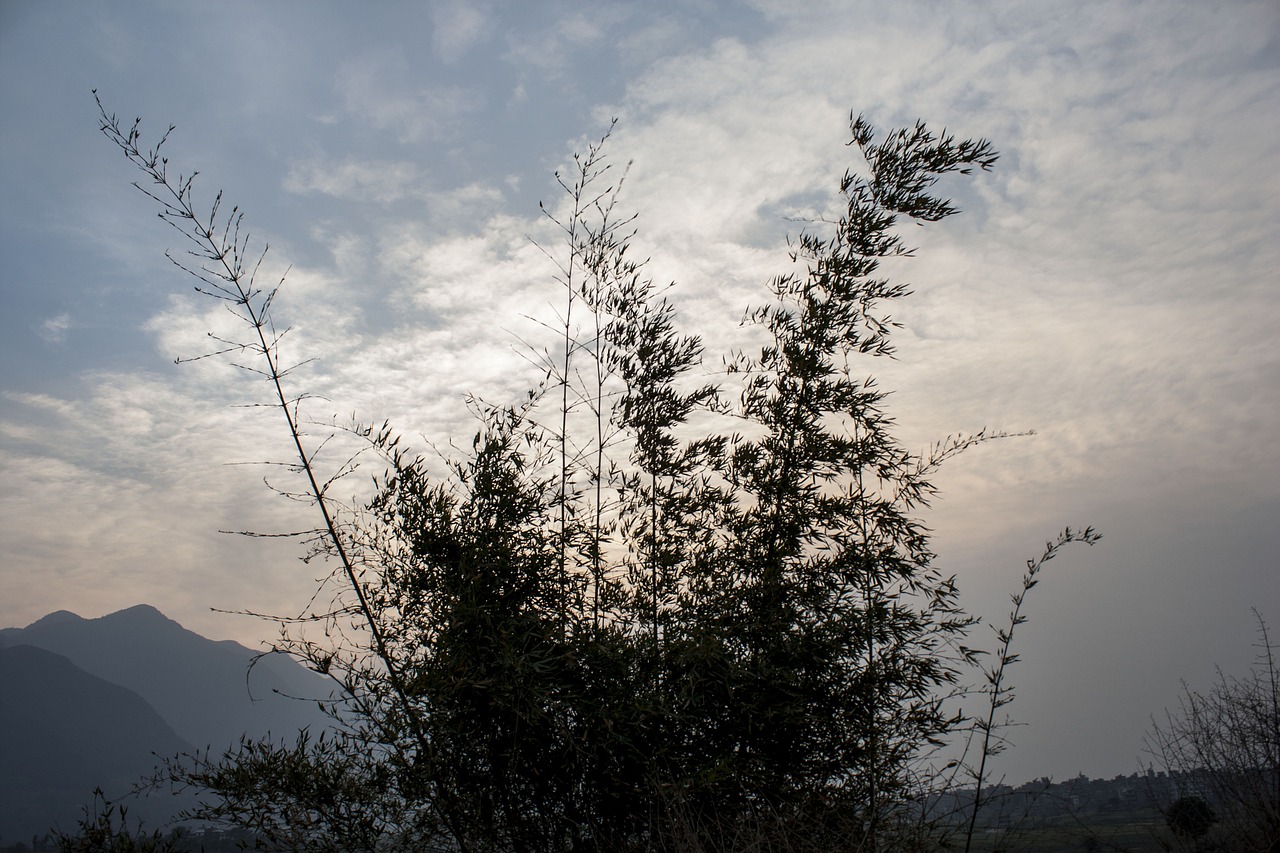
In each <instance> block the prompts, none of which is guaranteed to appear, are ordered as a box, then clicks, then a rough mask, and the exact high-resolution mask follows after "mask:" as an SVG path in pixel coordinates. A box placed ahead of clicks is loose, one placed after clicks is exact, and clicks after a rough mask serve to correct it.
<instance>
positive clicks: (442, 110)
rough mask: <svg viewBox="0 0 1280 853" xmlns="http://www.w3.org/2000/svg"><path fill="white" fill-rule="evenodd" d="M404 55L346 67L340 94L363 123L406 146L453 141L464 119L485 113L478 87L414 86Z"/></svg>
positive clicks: (341, 71)
mask: <svg viewBox="0 0 1280 853" xmlns="http://www.w3.org/2000/svg"><path fill="white" fill-rule="evenodd" d="M406 70H407V69H406V67H405V60H404V58H403V56H401V55H399V54H397V53H396V52H394V51H393V52H392V53H391V54H390V55H385V56H384V55H380V56H378V57H377V58H366V59H361V60H352V61H349V62H345V63H343V64H342V65H341V67H340V68H339V71H338V79H337V89H338V92H339V94H340V95H341V96H342V98H343V101H344V104H345V107H346V110H347V112H348V113H349V114H350V115H351V117H352V118H353V120H355V121H356V122H357V123H363V124H367V125H369V126H371V127H372V128H374V129H375V130H386V131H390V132H392V133H394V134H395V135H396V138H397V139H398V141H399V142H401V143H414V144H420V143H424V142H441V141H446V140H449V139H451V137H452V135H453V134H454V133H455V132H456V131H457V129H458V127H459V121H460V120H461V119H462V117H464V116H466V115H468V114H471V113H477V112H480V111H482V110H483V109H484V108H485V106H486V100H485V97H484V95H483V94H482V90H481V89H480V88H479V87H476V86H461V85H455V84H447V83H434V84H424V85H419V86H412V85H409V84H407V83H406V82H404V81H405V79H406V77H411V76H412V75H407V74H406V73H405V72H406Z"/></svg>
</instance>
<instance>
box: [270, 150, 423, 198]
mask: <svg viewBox="0 0 1280 853" xmlns="http://www.w3.org/2000/svg"><path fill="white" fill-rule="evenodd" d="M284 189H285V190H286V191H288V192H293V193H301V194H308V193H321V194H323V195H329V196H333V197H335V198H341V199H347V200H350V201H373V202H377V203H379V204H389V203H391V202H394V201H399V200H400V199H403V198H406V197H409V196H414V195H418V194H419V193H421V192H422V173H421V171H420V169H419V168H418V166H417V165H416V164H414V163H409V162H405V161H399V162H386V161H381V162H379V161H372V162H369V161H366V162H356V161H353V160H346V161H342V162H331V161H325V160H322V159H320V158H318V157H313V158H310V159H308V160H304V161H301V162H297V163H294V164H293V166H291V167H290V169H289V174H288V176H287V177H286V178H285V180H284Z"/></svg>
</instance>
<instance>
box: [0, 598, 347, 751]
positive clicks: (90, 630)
mask: <svg viewBox="0 0 1280 853" xmlns="http://www.w3.org/2000/svg"><path fill="white" fill-rule="evenodd" d="M0 641H3V642H4V643H6V644H8V645H17V644H20V643H21V644H26V645H30V646H36V647H37V648H41V649H46V650H47V651H51V652H54V653H56V654H59V655H62V656H64V657H66V658H67V659H69V660H70V661H71V662H72V663H74V664H75V665H76V666H78V667H79V668H80V669H82V670H84V671H85V672H87V673H90V674H91V675H95V676H97V677H98V678H101V679H104V680H106V681H109V682H112V683H113V684H119V685H120V686H122V687H127V688H128V689H130V690H132V691H134V692H135V693H137V694H138V695H139V696H141V697H143V698H144V699H146V700H147V702H149V703H150V704H151V706H152V707H153V708H155V709H156V711H158V712H159V713H160V716H161V717H163V718H164V719H165V720H166V721H167V722H168V723H169V724H170V725H171V726H173V728H174V730H175V731H176V732H177V733H178V734H179V735H180V736H181V737H182V738H183V739H184V740H186V741H187V742H189V743H190V744H192V745H193V746H195V747H198V748H199V747H205V746H209V747H212V748H213V749H215V750H221V749H225V748H226V747H228V746H231V745H233V744H235V743H237V742H238V741H239V739H240V737H241V735H243V734H247V735H249V736H250V737H255V738H257V737H265V736H266V735H268V734H271V735H273V736H276V737H280V736H284V737H287V738H292V737H293V736H294V735H296V734H297V732H298V730H299V729H300V728H302V727H304V726H307V727H310V728H312V729H313V730H319V729H321V728H324V727H327V726H328V724H329V719H328V717H326V716H325V715H324V714H323V713H321V712H320V710H319V708H318V707H317V705H316V704H315V703H314V702H301V701H298V700H297V699H294V698H290V697H302V698H305V699H315V700H319V699H325V698H328V696H329V692H330V689H331V686H332V685H331V683H330V682H329V681H328V680H327V679H326V678H324V677H323V676H320V675H318V674H316V673H313V672H311V671H309V670H307V669H306V668H304V667H302V666H301V665H300V664H298V663H297V662H296V661H294V660H292V659H289V658H286V657H284V656H281V655H267V656H265V657H262V658H260V659H258V660H257V662H256V663H255V662H254V658H256V657H258V653H257V652H254V651H252V650H251V649H247V648H245V647H244V646H242V645H240V644H239V643H236V642H233V641H230V640H210V639H207V638H206V637H202V636H200V635H199V634H197V633H195V632H194V631H189V630H187V629H186V628H183V627H182V626H181V625H180V624H178V623H177V622H175V621H173V620H172V619H169V618H168V617H166V616H165V615H164V614H163V613H161V612H160V611H159V610H157V609H156V608H154V607H152V606H150V605H147V604H140V605H137V606H135V607H130V608H128V609H126V610H121V611H118V612H116V613H111V614H108V615H106V616H102V617H99V618H97V619H84V618H82V617H80V616H77V615H76V614H74V613H70V612H68V611H66V610H59V611H56V612H54V613H50V614H49V615H48V616H45V617H44V618H42V619H39V620H37V621H35V622H33V623H32V624H30V625H28V626H27V627H26V628H3V629H0ZM251 664H252V669H250V665H251Z"/></svg>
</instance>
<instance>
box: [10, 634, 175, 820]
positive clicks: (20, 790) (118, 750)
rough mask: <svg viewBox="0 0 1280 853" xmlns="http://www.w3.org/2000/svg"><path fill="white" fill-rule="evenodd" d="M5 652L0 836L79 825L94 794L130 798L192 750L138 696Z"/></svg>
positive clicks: (35, 652) (26, 652)
mask: <svg viewBox="0 0 1280 853" xmlns="http://www.w3.org/2000/svg"><path fill="white" fill-rule="evenodd" d="M7 642H8V643H9V645H7V646H5V647H0V838H3V839H7V840H14V839H22V838H28V839H29V838H30V837H31V836H32V835H33V834H40V835H43V834H44V832H45V831H46V830H47V829H48V828H49V827H50V826H51V825H53V824H55V823H56V824H57V825H59V826H61V827H62V828H64V829H70V828H72V827H74V825H75V821H76V819H77V818H78V817H80V815H81V810H80V809H81V806H82V805H84V804H86V803H89V802H90V801H91V799H92V792H93V789H94V788H95V787H101V788H102V789H103V790H104V791H105V792H106V793H107V795H108V796H110V797H118V796H120V795H122V794H124V793H126V792H128V791H129V790H130V789H131V788H132V787H133V785H134V783H135V782H137V781H138V779H139V778H141V777H142V776H144V775H146V774H147V773H149V772H150V771H151V770H152V769H153V768H154V767H155V765H156V758H155V757H154V756H155V755H160V756H173V755H176V754H177V753H179V752H183V751H189V750H190V749H191V746H190V744H188V743H187V742H186V741H184V740H183V739H182V738H180V737H179V736H178V734H177V733H176V732H175V731H174V730H173V728H172V727H171V726H169V724H168V723H166V722H165V721H164V719H162V718H161V716H160V715H159V714H158V713H156V711H155V709H154V708H152V707H151V706H150V705H149V704H147V702H146V701H145V700H144V699H143V698H142V697H141V696H139V695H138V694H137V693H135V692H133V691H131V690H128V689H126V688H124V687H121V686H119V685H117V684H111V683H110V682H108V681H104V680H103V679H101V678H98V677H97V676H94V675H91V674H89V673H87V672H85V671H83V670H82V669H80V668H78V667H76V666H75V665H74V664H73V663H72V662H71V661H70V660H68V659H67V658H65V657H63V656H61V655H57V654H54V653H53V652H50V651H46V650H44V649H39V648H35V647H34V646H26V645H13V644H12V638H9V639H8V640H7ZM173 805H174V804H173V803H172V801H162V802H150V803H147V802H140V803H136V804H134V805H133V806H132V807H131V811H133V812H134V813H135V814H146V813H148V812H150V813H153V814H154V813H156V810H157V807H161V808H160V814H161V816H162V817H167V815H168V814H169V813H170V811H169V810H170V809H172V807H173Z"/></svg>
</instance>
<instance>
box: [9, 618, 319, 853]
mask: <svg viewBox="0 0 1280 853" xmlns="http://www.w3.org/2000/svg"><path fill="white" fill-rule="evenodd" d="M255 658H257V660H256V662H255ZM330 688H331V683H330V682H329V680H328V679H326V678H325V677H323V676H321V675H319V674H317V673H314V672H311V671H310V670H308V669H306V668H305V667H303V666H302V665H300V664H299V663H297V662H296V661H294V660H292V659H290V658H287V657H285V656H283V655H267V656H265V657H259V655H258V653H256V652H254V651H252V650H251V649H248V648H245V647H244V646H242V645H240V644H239V643H235V642H233V641H230V640H210V639H207V638H205V637H202V636H200V635H199V634H196V633H195V632H193V631H189V630H187V629H186V628H183V627H182V626H181V625H180V624H178V623H177V622H175V621H173V620H172V619H169V618H168V617H166V616H165V615H164V614H163V613H161V612H160V611H159V610H157V609H155V608H154V607H151V606H150V605H145V604H144V605H138V606H136V607H130V608H128V609H126V610H121V611H119V612H116V613H111V614H108V615H106V616H102V617H99V618H96V619H85V618H82V617H80V616H78V615H76V614H74V613H71V612H69V611H66V610H59V611H56V612H54V613H50V614H49V615H47V616H45V617H43V618H42V619H39V620H37V621H35V622H33V623H32V624H30V625H28V626H27V627H25V628H3V629H0V840H10V841H11V840H14V839H22V838H27V839H29V838H30V837H31V836H32V835H33V834H35V835H43V834H44V832H45V831H47V830H48V829H49V827H50V826H51V824H52V823H54V822H56V823H57V824H58V826H59V827H60V828H62V829H70V828H73V827H74V825H75V821H76V819H77V818H78V817H79V816H80V814H81V811H80V810H81V807H82V806H83V805H85V804H87V803H89V802H90V801H91V799H92V791H93V789H94V787H102V788H103V789H104V790H105V791H106V792H107V794H108V796H109V797H110V796H116V797H118V796H120V795H121V794H123V793H125V792H127V791H128V790H129V789H130V788H131V787H132V785H133V784H134V783H136V782H137V781H138V780H139V779H140V778H142V777H143V776H145V775H147V774H149V773H150V771H152V770H153V769H154V768H155V766H156V764H157V763H158V761H159V759H162V758H171V757H174V756H175V755H177V754H179V753H183V752H188V753H189V752H191V751H193V749H203V748H204V747H210V748H211V749H212V750H213V751H214V752H215V753H216V752H220V751H222V750H223V749H226V748H228V747H230V746H232V745H234V744H235V743H237V742H238V741H239V740H240V738H241V736H242V735H247V736H248V737H251V738H261V737H266V736H268V735H270V736H271V737H272V738H273V739H276V740H292V739H294V738H295V737H296V736H297V734H298V732H299V730H300V729H302V728H304V727H306V728H309V729H310V730H311V731H312V732H313V733H314V732H319V731H320V730H322V729H324V728H327V727H329V726H330V725H331V720H330V719H329V718H328V717H327V716H326V715H324V714H323V713H322V712H321V711H320V710H319V708H318V706H317V704H316V702H314V701H299V700H298V699H295V698H291V697H304V698H307V699H315V700H320V699H325V698H328V696H329V692H330ZM179 807H180V804H179V803H177V802H176V801H173V800H171V799H169V798H167V797H163V798H162V797H151V798H148V799H145V800H139V801H136V802H134V803H133V804H131V805H130V811H131V813H134V814H136V815H139V816H144V815H145V816H146V817H147V819H148V822H149V823H150V824H151V825H155V823H156V822H157V821H163V820H166V819H168V817H169V816H171V815H172V814H173V813H174V811H176V809H177V808H179Z"/></svg>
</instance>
